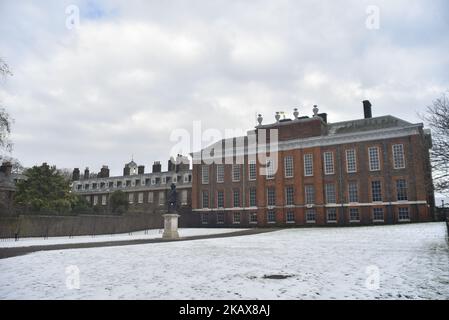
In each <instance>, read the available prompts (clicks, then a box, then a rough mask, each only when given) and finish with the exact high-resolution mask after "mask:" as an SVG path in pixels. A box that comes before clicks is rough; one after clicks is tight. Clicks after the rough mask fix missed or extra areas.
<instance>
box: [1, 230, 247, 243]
mask: <svg viewBox="0 0 449 320" xmlns="http://www.w3.org/2000/svg"><path fill="white" fill-rule="evenodd" d="M243 230H247V229H231V228H228V229H211V228H209V229H208V228H180V229H178V232H179V236H180V237H190V236H203V235H210V234H223V233H230V232H236V231H243ZM162 233H163V229H151V230H146V231H145V230H142V231H136V232H131V233H120V234H112V235H111V234H104V235H96V236H95V237H92V236H75V237H72V238H69V237H49V238H47V239H44V238H43V237H40V238H37V237H36V238H20V239H19V241H14V239H6V240H2V241H0V248H13V247H30V246H45V245H52V244H67V243H91V242H106V241H123V240H144V239H157V238H162Z"/></svg>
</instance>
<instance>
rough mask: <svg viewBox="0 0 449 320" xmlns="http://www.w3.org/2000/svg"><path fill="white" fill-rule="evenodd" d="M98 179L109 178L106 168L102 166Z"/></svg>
mask: <svg viewBox="0 0 449 320" xmlns="http://www.w3.org/2000/svg"><path fill="white" fill-rule="evenodd" d="M99 178H109V168H108V166H103V167H102V168H101V170H100V174H99Z"/></svg>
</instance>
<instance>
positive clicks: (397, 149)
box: [192, 101, 434, 227]
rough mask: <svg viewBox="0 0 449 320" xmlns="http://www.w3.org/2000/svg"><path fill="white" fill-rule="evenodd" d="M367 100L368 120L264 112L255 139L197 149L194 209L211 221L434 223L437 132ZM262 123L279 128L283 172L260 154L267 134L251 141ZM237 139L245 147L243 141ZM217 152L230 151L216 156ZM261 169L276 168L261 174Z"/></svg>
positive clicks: (249, 223) (218, 223)
mask: <svg viewBox="0 0 449 320" xmlns="http://www.w3.org/2000/svg"><path fill="white" fill-rule="evenodd" d="M363 105H364V115H365V116H364V118H363V119H357V120H351V121H344V122H337V123H329V122H328V119H327V114H325V113H318V108H317V107H316V106H315V107H314V110H313V113H314V114H313V116H312V117H308V116H304V117H299V113H298V111H297V110H295V112H294V118H293V119H281V115H280V113H277V114H276V117H275V119H276V122H274V123H271V124H262V121H263V119H262V116H260V115H259V118H258V121H259V125H257V126H256V127H255V129H254V130H251V131H249V132H248V133H247V136H244V137H236V138H231V139H227V140H221V141H218V142H217V143H215V144H213V145H212V146H209V147H208V148H206V150H207V151H208V152H204V153H203V152H197V153H195V154H193V156H194V164H193V171H192V175H193V180H192V185H193V189H192V210H193V211H194V212H196V213H197V214H198V215H200V216H201V221H202V224H203V225H209V226H245V227H247V226H306V225H369V224H394V223H401V222H418V221H431V220H433V213H432V209H433V207H434V194H433V188H432V175H431V166H430V160H429V148H431V136H430V131H429V130H426V129H424V128H423V124H421V123H417V124H413V123H409V122H407V121H404V120H401V119H398V118H396V117H394V116H391V115H387V116H381V117H372V114H371V104H370V102H369V101H364V102H363ZM262 129H266V130H267V136H269V133H268V131H270V130H272V129H277V130H278V141H279V143H278V150H279V152H278V157H277V162H278V168H277V170H274V167H273V166H271V163H269V162H267V163H261V162H260V161H259V160H255V158H254V155H255V152H256V151H255V150H256V149H260V148H261V147H263V146H265V141H258V142H257V144H256V146H255V147H253V148H251V147H249V146H248V145H249V144H248V142H249V141H250V140H253V137H254V136H257V133H259V131H260V130H262ZM238 141H245V143H246V145H245V147H244V148H238V147H236V144H237V142H238ZM215 149H216V150H218V149H220V150H224V151H223V152H222V153H218V155H216V154H214V150H215ZM206 150H203V151H206ZM211 150H212V153H211V152H210V151H211ZM238 157H241V158H243V163H237V161H236V158H238ZM226 160H227V161H226ZM213 161H215V163H212V162H213ZM217 161H219V162H221V164H219V163H218V164H217ZM262 167H265V169H266V170H267V174H264V175H261V174H260V169H261V168H262ZM270 168H272V169H270ZM270 170H272V172H270Z"/></svg>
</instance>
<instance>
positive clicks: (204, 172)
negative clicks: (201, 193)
mask: <svg viewBox="0 0 449 320" xmlns="http://www.w3.org/2000/svg"><path fill="white" fill-rule="evenodd" d="M201 182H202V184H208V183H209V166H201Z"/></svg>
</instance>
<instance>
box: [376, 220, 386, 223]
mask: <svg viewBox="0 0 449 320" xmlns="http://www.w3.org/2000/svg"><path fill="white" fill-rule="evenodd" d="M373 222H374V223H384V222H385V220H373Z"/></svg>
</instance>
